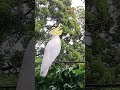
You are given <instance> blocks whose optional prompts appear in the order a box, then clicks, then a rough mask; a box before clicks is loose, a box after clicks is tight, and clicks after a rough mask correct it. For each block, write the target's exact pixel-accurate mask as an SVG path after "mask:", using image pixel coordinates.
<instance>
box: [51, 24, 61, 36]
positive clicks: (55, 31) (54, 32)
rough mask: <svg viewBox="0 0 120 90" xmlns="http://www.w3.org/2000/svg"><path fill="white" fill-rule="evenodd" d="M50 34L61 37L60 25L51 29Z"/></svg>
mask: <svg viewBox="0 0 120 90" xmlns="http://www.w3.org/2000/svg"><path fill="white" fill-rule="evenodd" d="M51 32H52V33H53V34H54V35H61V34H62V30H61V27H60V24H59V25H58V27H57V28H55V29H53V30H52V31H51Z"/></svg>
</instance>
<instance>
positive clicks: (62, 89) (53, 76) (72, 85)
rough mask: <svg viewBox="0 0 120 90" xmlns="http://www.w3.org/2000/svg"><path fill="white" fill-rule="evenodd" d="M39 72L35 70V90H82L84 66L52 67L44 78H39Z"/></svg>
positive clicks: (37, 69)
mask: <svg viewBox="0 0 120 90" xmlns="http://www.w3.org/2000/svg"><path fill="white" fill-rule="evenodd" d="M39 71H40V70H39V68H36V90H53V89H54V90H84V85H85V80H84V79H85V65H84V64H79V65H76V66H74V67H73V66H72V67H70V66H66V68H63V66H62V65H53V66H52V67H51V69H50V71H49V73H48V75H47V76H46V77H41V76H40V75H39V73H40V72H39Z"/></svg>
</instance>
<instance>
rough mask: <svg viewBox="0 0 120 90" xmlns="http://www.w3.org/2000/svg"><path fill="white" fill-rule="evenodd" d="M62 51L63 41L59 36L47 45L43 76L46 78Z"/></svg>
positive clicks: (43, 62) (42, 66) (42, 68)
mask: <svg viewBox="0 0 120 90" xmlns="http://www.w3.org/2000/svg"><path fill="white" fill-rule="evenodd" d="M60 50H61V41H60V38H59V36H52V39H51V40H50V41H49V42H48V43H47V45H46V47H45V51H44V56H43V61H42V64H41V71H40V74H41V76H46V75H47V73H48V70H49V68H50V66H51V65H52V63H53V62H54V60H55V59H56V57H57V56H58V55H59V53H60Z"/></svg>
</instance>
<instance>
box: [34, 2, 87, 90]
mask: <svg viewBox="0 0 120 90" xmlns="http://www.w3.org/2000/svg"><path fill="white" fill-rule="evenodd" d="M37 3H39V4H37ZM36 4H37V5H36V22H35V31H36V40H37V42H36V43H37V44H38V43H40V42H41V41H43V42H44V43H45V44H44V45H46V43H47V42H48V41H49V35H48V32H49V31H50V30H51V29H52V28H53V27H55V26H57V25H58V24H59V23H61V24H62V29H63V33H62V35H61V36H60V38H61V44H62V49H61V52H60V54H59V56H58V57H57V59H56V60H59V61H84V56H85V54H84V51H85V49H84V46H83V43H82V42H81V41H80V38H81V36H82V34H81V32H80V29H81V27H80V23H79V22H78V21H77V18H78V17H77V14H79V13H81V14H79V16H80V15H83V12H84V10H83V12H76V13H77V14H76V13H75V8H73V7H71V0H36ZM81 10H82V9H81ZM78 11H79V10H78ZM49 21H51V22H52V21H55V23H54V24H53V25H51V24H50V25H49V24H48V22H49ZM52 23H53V22H52ZM67 35H68V37H67ZM40 45H41V43H40V44H39V47H40V49H36V51H37V52H36V55H37V57H36V90H83V89H84V83H85V81H84V77H85V66H84V65H81V64H80V65H77V66H76V65H72V66H68V65H60V66H59V65H57V64H53V65H52V67H51V68H50V70H49V73H48V75H47V76H46V77H45V78H43V77H40V75H39V73H40V70H39V69H40V62H41V61H42V58H43V53H44V47H41V46H40Z"/></svg>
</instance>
